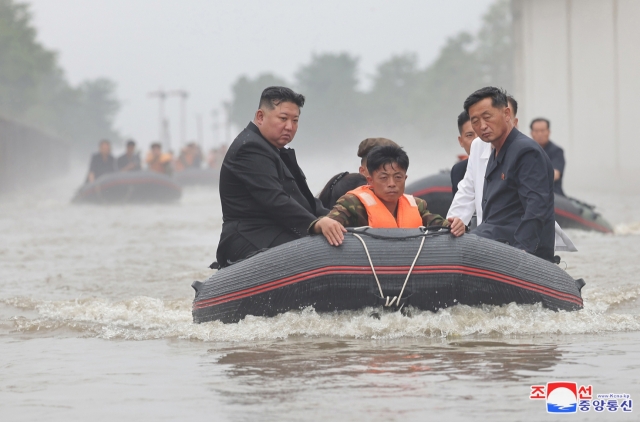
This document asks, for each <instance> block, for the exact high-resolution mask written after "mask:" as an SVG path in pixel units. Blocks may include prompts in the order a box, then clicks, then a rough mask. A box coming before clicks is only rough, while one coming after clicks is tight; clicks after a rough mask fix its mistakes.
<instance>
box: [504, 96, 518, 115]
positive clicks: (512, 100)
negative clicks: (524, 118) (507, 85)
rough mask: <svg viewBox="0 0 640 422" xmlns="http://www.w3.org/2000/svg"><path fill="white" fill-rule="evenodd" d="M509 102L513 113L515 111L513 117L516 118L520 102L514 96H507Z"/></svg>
mask: <svg viewBox="0 0 640 422" xmlns="http://www.w3.org/2000/svg"><path fill="white" fill-rule="evenodd" d="M507 101H508V102H509V105H510V106H511V111H513V117H516V116H517V115H518V102H517V101H516V99H515V98H513V96H512V95H507Z"/></svg>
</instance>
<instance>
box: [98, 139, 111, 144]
mask: <svg viewBox="0 0 640 422" xmlns="http://www.w3.org/2000/svg"><path fill="white" fill-rule="evenodd" d="M102 144H107V145H111V141H110V140H108V139H101V140H100V142H98V145H102Z"/></svg>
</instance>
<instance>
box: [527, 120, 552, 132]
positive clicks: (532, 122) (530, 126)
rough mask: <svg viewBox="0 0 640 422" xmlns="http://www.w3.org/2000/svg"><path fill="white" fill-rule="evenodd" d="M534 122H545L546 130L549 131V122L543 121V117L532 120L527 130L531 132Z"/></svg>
mask: <svg viewBox="0 0 640 422" xmlns="http://www.w3.org/2000/svg"><path fill="white" fill-rule="evenodd" d="M536 122H545V123H546V124H547V129H551V122H550V121H549V119H545V118H544V117H536V118H535V119H533V120H532V121H531V124H530V125H529V129H531V130H533V124H534V123H536Z"/></svg>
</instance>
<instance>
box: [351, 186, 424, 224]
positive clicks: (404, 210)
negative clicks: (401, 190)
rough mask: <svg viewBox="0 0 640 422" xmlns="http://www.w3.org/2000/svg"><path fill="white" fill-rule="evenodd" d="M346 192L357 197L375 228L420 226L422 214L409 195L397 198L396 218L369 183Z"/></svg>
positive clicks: (414, 200)
mask: <svg viewBox="0 0 640 422" xmlns="http://www.w3.org/2000/svg"><path fill="white" fill-rule="evenodd" d="M348 193H351V194H353V195H355V196H357V197H358V199H359V200H360V202H362V205H364V208H365V209H366V210H367V216H368V217H369V226H371V227H373V228H376V229H397V228H404V229H410V228H418V227H420V226H422V216H420V212H419V211H418V204H416V199H415V198H414V197H413V196H411V195H407V194H405V195H403V196H401V197H400V199H399V200H398V209H397V212H396V214H397V215H398V219H397V220H396V219H395V218H394V217H393V214H391V213H390V212H389V209H387V207H386V206H385V205H384V204H383V203H382V201H380V199H379V198H378V197H377V196H376V194H375V193H373V191H372V190H371V187H370V186H369V185H365V186H360V187H359V188H356V189H354V190H352V191H350V192H348Z"/></svg>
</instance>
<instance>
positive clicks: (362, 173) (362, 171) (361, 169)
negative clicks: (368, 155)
mask: <svg viewBox="0 0 640 422" xmlns="http://www.w3.org/2000/svg"><path fill="white" fill-rule="evenodd" d="M358 173H360V174H361V175H363V176H365V177H366V173H365V172H364V166H360V168H359V169H358Z"/></svg>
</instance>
